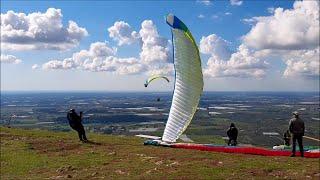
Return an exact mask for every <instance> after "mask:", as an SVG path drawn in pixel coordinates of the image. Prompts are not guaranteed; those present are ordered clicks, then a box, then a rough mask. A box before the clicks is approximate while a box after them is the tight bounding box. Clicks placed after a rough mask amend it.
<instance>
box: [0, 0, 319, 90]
mask: <svg viewBox="0 0 320 180" xmlns="http://www.w3.org/2000/svg"><path fill="white" fill-rule="evenodd" d="M318 10H319V1H310V0H309V1H260V2H254V1H245V0H244V1H239V0H230V1H202V0H195V1H182V2H181V1H180V2H168V1H156V2H148V1H133V2H131V1H121V2H103V1H94V2H86V1H78V2H77V1H68V2H54V1H49V2H40V1H31V2H19V1H1V90H5V91H7V90H16V91H17V90H23V91H24V90H67V91H70V90H79V91H81V90H90V91H91V90H93V91H95V90H98V91H100V90H102V91H172V88H173V83H166V82H162V81H158V82H156V83H154V84H152V86H150V87H148V88H144V86H143V83H144V81H145V79H146V78H147V77H148V76H150V75H154V74H162V75H167V76H168V77H169V79H171V80H173V78H174V77H173V76H172V74H173V64H172V43H171V34H170V33H171V32H170V28H169V26H168V25H167V24H166V23H165V19H164V17H165V16H166V15H167V14H168V13H173V14H175V15H176V16H177V17H179V18H180V19H181V20H182V21H184V22H185V24H186V25H187V26H188V27H189V29H190V31H191V32H192V34H193V35H194V37H195V39H196V41H197V43H198V46H199V50H200V52H201V59H202V67H203V73H204V76H205V90H206V91H319V11H318ZM172 82H173V81H172Z"/></svg>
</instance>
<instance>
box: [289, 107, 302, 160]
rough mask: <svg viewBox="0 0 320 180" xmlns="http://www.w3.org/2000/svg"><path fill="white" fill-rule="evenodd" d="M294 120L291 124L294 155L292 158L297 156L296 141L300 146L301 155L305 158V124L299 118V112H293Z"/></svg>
mask: <svg viewBox="0 0 320 180" xmlns="http://www.w3.org/2000/svg"><path fill="white" fill-rule="evenodd" d="M292 114H293V116H294V117H293V118H292V119H291V120H290V123H289V131H290V133H291V134H292V154H291V157H294V156H296V141H298V144H299V150H300V155H301V157H303V144H302V137H303V136H304V130H305V127H304V122H303V120H302V119H301V118H300V117H299V113H298V112H297V111H295V112H293V113H292Z"/></svg>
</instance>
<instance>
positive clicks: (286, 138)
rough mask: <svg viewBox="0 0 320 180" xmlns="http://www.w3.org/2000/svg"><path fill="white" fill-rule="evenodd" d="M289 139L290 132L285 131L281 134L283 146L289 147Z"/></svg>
mask: <svg viewBox="0 0 320 180" xmlns="http://www.w3.org/2000/svg"><path fill="white" fill-rule="evenodd" d="M290 139H291V134H290V131H289V130H287V131H286V132H285V133H284V134H283V141H284V145H286V146H290Z"/></svg>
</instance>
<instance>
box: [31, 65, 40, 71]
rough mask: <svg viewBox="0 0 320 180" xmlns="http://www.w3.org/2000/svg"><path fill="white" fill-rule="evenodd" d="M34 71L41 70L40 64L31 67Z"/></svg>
mask: <svg viewBox="0 0 320 180" xmlns="http://www.w3.org/2000/svg"><path fill="white" fill-rule="evenodd" d="M31 68H32V69H33V70H35V69H39V65H38V64H34V65H32V67H31Z"/></svg>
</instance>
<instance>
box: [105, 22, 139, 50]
mask: <svg viewBox="0 0 320 180" xmlns="http://www.w3.org/2000/svg"><path fill="white" fill-rule="evenodd" d="M108 31H109V36H110V38H112V39H113V40H115V41H117V42H118V45H119V46H121V45H125V44H128V45H129V44H132V43H134V42H135V41H137V40H138V39H139V34H138V33H137V32H136V31H133V30H132V28H131V26H130V25H129V24H128V23H126V22H124V21H117V22H115V23H114V25H113V26H111V27H109V28H108Z"/></svg>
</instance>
